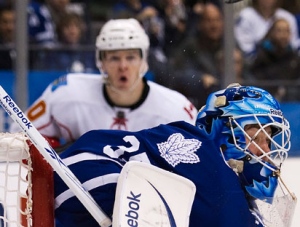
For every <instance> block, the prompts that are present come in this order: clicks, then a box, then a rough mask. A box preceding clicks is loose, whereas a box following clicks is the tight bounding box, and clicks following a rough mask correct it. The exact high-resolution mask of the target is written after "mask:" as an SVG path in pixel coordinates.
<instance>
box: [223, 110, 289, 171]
mask: <svg viewBox="0 0 300 227" xmlns="http://www.w3.org/2000/svg"><path fill="white" fill-rule="evenodd" d="M228 123H229V127H230V131H231V134H232V138H233V143H234V145H235V147H236V148H237V149H239V150H240V151H242V152H243V153H245V155H247V156H250V157H251V158H252V159H254V160H256V161H257V162H259V163H261V164H262V165H263V166H265V167H267V168H268V169H270V170H272V171H276V170H278V169H280V167H281V164H282V163H283V162H284V160H285V159H286V158H287V156H288V153H287V152H288V151H289V149H290V135H291V133H290V129H289V122H288V121H287V120H286V119H285V118H283V117H281V116H278V115H273V114H249V115H243V116H235V117H229V122H228ZM249 124H255V125H257V126H258V127H259V129H258V130H257V132H256V133H255V135H254V136H253V137H250V136H249V135H248V134H247V132H246V131H245V130H244V128H245V126H246V125H249ZM269 126H270V127H271V129H272V134H271V135H269V134H268V133H267V131H266V130H265V129H266V128H267V127H269ZM260 132H263V133H264V134H265V135H266V136H267V138H268V139H269V140H270V144H269V147H270V151H268V152H265V151H264V150H263V149H262V148H261V147H260V146H259V145H258V144H257V143H256V142H255V137H256V136H257V135H258V134H259V133H260ZM245 138H247V139H248V140H249V141H250V142H249V143H246V139H245ZM251 144H253V145H254V146H255V147H256V148H257V149H258V150H259V151H260V152H261V154H262V155H260V156H257V155H255V154H253V153H251V152H250V151H249V147H250V145H251Z"/></svg>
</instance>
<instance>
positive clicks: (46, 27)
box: [27, 0, 56, 46]
mask: <svg viewBox="0 0 300 227" xmlns="http://www.w3.org/2000/svg"><path fill="white" fill-rule="evenodd" d="M27 11H28V30H29V42H30V43H31V44H41V45H45V46H51V45H52V44H54V43H55V42H56V37H55V31H54V23H53V19H52V17H51V15H50V12H49V10H48V8H47V7H46V6H45V5H44V4H42V3H39V2H37V1H35V0H32V1H31V2H30V3H29V5H28V9H27Z"/></svg>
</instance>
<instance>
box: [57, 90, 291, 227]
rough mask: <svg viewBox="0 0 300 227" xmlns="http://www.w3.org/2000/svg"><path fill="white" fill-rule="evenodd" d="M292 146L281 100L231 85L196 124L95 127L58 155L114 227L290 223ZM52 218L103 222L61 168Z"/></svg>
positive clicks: (76, 222)
mask: <svg viewBox="0 0 300 227" xmlns="http://www.w3.org/2000/svg"><path fill="white" fill-rule="evenodd" d="M166 114H168V113H166ZM146 120H147V119H145V121H146ZM289 149H290V129H289V122H288V121H287V120H286V119H285V118H284V116H283V114H282V111H281V109H280V105H279V103H278V102H277V101H276V100H275V99H274V98H273V97H272V96H271V95H270V94H269V93H268V92H266V91H265V90H262V89H260V88H257V87H252V86H240V85H238V84H233V85H231V86H228V87H227V88H226V89H224V90H220V91H217V92H214V93H212V94H211V95H210V96H209V97H208V99H207V102H206V106H204V107H203V108H202V109H201V110H200V111H199V114H198V117H197V120H196V124H195V126H194V125H191V124H189V123H185V122H174V123H170V124H166V125H160V126H157V127H155V128H151V129H145V130H141V131H137V132H128V131H118V130H94V131H90V132H87V133H86V134H84V135H83V136H82V137H80V138H79V139H78V140H77V142H75V143H74V144H73V145H72V146H71V147H70V148H69V149H67V150H66V151H64V152H63V153H62V154H61V155H60V157H61V158H62V160H63V161H64V163H65V164H66V165H67V166H68V167H69V168H70V169H71V171H72V172H73V173H74V174H75V175H76V176H77V177H78V179H79V180H80V181H81V183H82V185H83V187H84V188H85V189H87V190H88V191H89V192H90V194H91V195H92V197H93V198H94V199H95V201H96V202H97V203H98V204H99V206H101V208H102V209H103V211H104V212H105V214H106V215H107V216H108V217H109V218H110V219H112V223H113V226H143V227H144V226H160V227H161V226H178V227H184V226H190V227H199V226H201V227H218V226H222V227H232V226H235V227H261V226H272V227H273V226H280V227H288V226H290V223H291V220H292V216H293V212H294V209H295V204H296V197H295V195H294V194H293V193H291V192H290V191H289V190H288V188H287V187H285V184H284V183H283V181H282V179H281V177H280V171H281V166H282V163H283V162H284V160H285V159H286V158H287V155H288V150H289ZM282 171H284V170H282ZM55 216H56V221H57V227H58V226H72V227H73V226H89V227H91V226H99V224H98V223H97V222H96V221H95V219H94V218H93V217H92V216H91V215H90V213H89V212H88V211H87V210H86V208H85V207H84V206H83V205H82V203H81V202H80V201H79V200H78V199H77V197H76V196H74V194H73V193H72V191H71V190H70V189H69V188H68V187H67V186H66V185H65V183H64V181H63V180H61V178H60V177H59V176H58V175H55Z"/></svg>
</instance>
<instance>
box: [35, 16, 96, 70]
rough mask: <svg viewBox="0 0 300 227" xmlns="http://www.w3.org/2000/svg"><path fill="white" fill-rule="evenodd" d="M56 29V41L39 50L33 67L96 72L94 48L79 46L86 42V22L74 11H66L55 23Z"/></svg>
mask: <svg viewBox="0 0 300 227" xmlns="http://www.w3.org/2000/svg"><path fill="white" fill-rule="evenodd" d="M56 30H57V39H58V43H57V44H56V45H55V46H53V47H52V48H51V49H46V50H44V51H42V50H41V51H39V53H38V54H37V58H36V59H35V66H34V68H35V69H37V70H57V71H62V72H96V71H97V68H96V65H95V53H94V48H90V49H89V48H88V46H85V48H83V46H81V45H83V44H86V40H84V34H85V31H86V24H85V23H84V21H83V20H82V18H81V17H80V16H79V15H78V14H75V13H66V14H65V15H64V16H63V19H62V20H61V21H60V22H59V23H58V24H57V27H56ZM52 59H56V61H53V60H52Z"/></svg>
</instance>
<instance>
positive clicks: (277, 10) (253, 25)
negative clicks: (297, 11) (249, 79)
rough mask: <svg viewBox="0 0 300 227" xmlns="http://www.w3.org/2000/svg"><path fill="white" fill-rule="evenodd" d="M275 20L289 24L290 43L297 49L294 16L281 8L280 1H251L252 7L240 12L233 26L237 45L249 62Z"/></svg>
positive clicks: (296, 29)
mask: <svg viewBox="0 0 300 227" xmlns="http://www.w3.org/2000/svg"><path fill="white" fill-rule="evenodd" d="M276 18H284V19H286V20H287V21H288V22H289V24H290V29H291V36H290V41H291V44H292V47H293V48H294V49H297V48H298V28H297V23H296V19H295V17H294V15H292V14H291V13H290V12H288V11H286V10H284V9H282V8H281V0H253V6H249V7H246V8H244V9H243V10H241V11H240V13H239V15H238V18H237V21H236V24H235V38H236V40H237V42H238V45H239V46H240V48H241V49H242V51H243V52H244V53H245V56H246V57H247V58H249V59H250V60H251V57H252V56H254V55H255V50H256V45H257V44H258V43H259V42H260V41H261V40H262V39H263V38H264V36H265V35H266V33H267V32H268V30H269V29H270V27H271V25H272V24H273V22H274V20H275V19H276Z"/></svg>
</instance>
